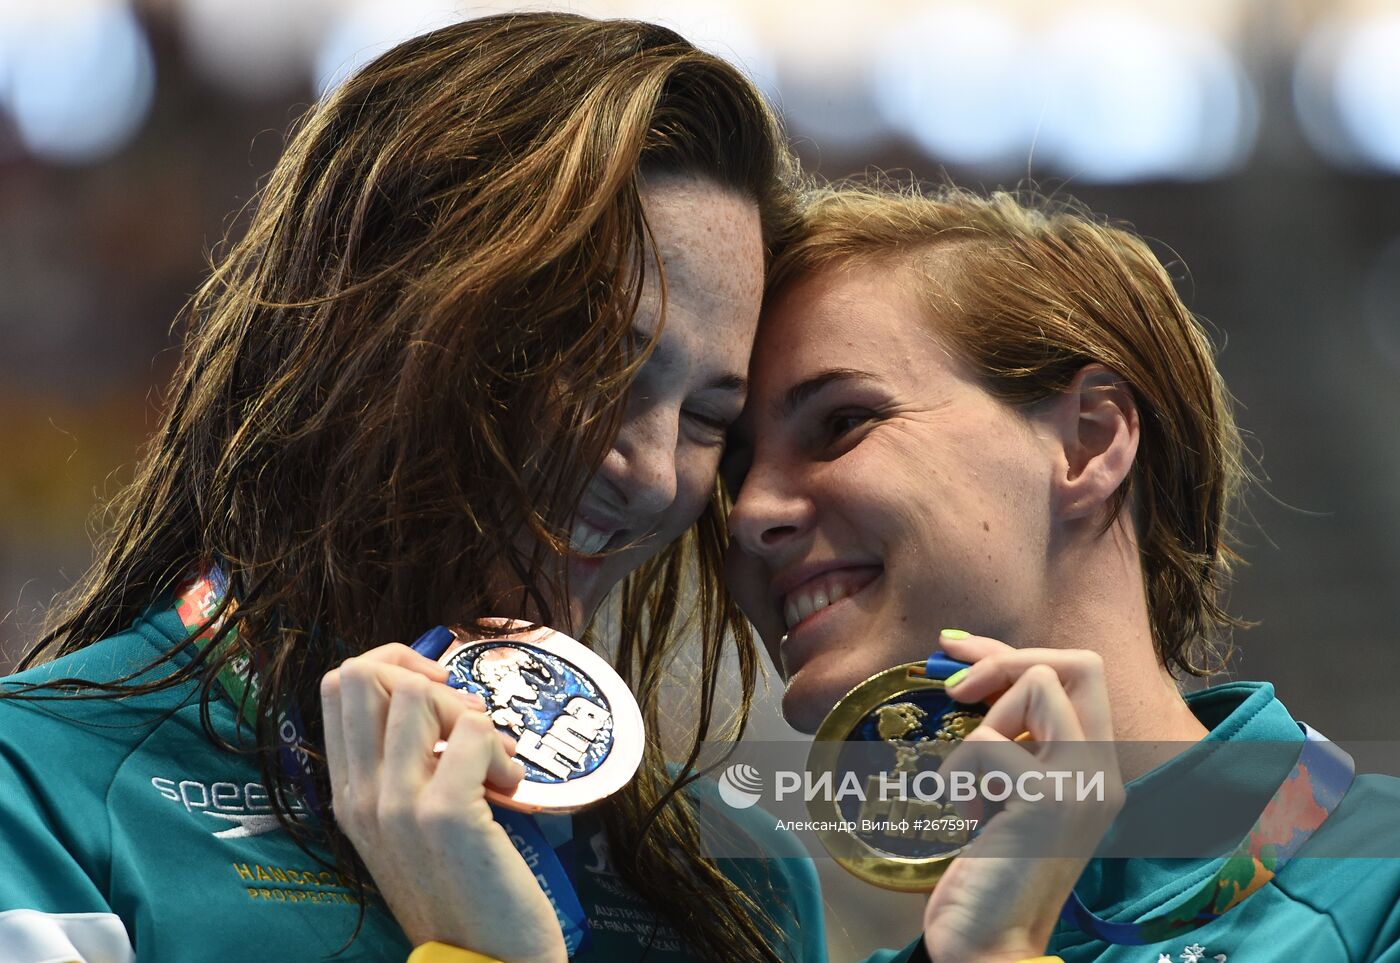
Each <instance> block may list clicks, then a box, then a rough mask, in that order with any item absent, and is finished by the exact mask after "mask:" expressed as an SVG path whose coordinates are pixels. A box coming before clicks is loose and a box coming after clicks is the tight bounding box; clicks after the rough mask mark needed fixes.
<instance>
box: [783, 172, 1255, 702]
mask: <svg viewBox="0 0 1400 963" xmlns="http://www.w3.org/2000/svg"><path fill="white" fill-rule="evenodd" d="M931 255H939V256H938V257H937V259H936V260H935V258H934V257H931ZM854 263H861V264H869V263H892V264H894V265H903V266H907V267H909V268H911V269H912V270H913V271H914V272H916V273H914V274H913V275H912V276H913V277H914V278H915V279H916V280H915V281H914V282H913V283H914V286H915V288H916V291H917V293H918V295H919V296H920V297H921V298H922V299H924V300H925V302H926V304H927V306H928V309H929V318H930V323H931V324H932V325H934V326H935V328H936V330H937V334H938V336H939V339H940V341H941V342H942V343H943V344H944V345H945V346H947V347H948V349H949V350H950V351H952V352H953V353H954V354H955V355H957V356H958V357H959V358H961V359H962V360H963V361H965V362H966V363H968V364H969V365H971V367H972V368H973V370H974V371H976V372H977V373H978V374H979V375H980V377H981V379H982V381H983V384H984V386H985V387H986V388H987V390H988V391H989V392H991V393H992V394H993V395H995V396H996V397H998V398H1000V399H1002V400H1003V401H1005V402H1007V403H1009V404H1012V405H1030V404H1034V403H1035V402H1038V401H1041V400H1044V399H1045V398H1048V397H1050V396H1052V395H1055V394H1058V393H1060V392H1062V391H1064V390H1065V389H1066V388H1068V387H1069V385H1070V383H1071V382H1072V381H1073V380H1074V377H1075V375H1076V374H1077V373H1078V372H1079V370H1080V369H1081V368H1083V367H1084V366H1085V365H1086V364H1091V363H1099V364H1102V365H1105V366H1107V367H1108V368H1110V369H1112V370H1113V371H1115V372H1117V373H1118V374H1119V375H1121V376H1122V377H1123V379H1124V380H1125V381H1126V382H1127V384H1128V385H1129V386H1130V387H1131V389H1132V392H1133V397H1134V399H1135V400H1136V402H1137V405H1138V410H1139V416H1140V421H1141V426H1142V427H1141V431H1142V443H1141V445H1140V446H1139V447H1138V453H1137V458H1136V460H1135V461H1134V464H1133V468H1132V471H1131V473H1130V475H1129V477H1128V480H1127V481H1126V483H1125V484H1124V485H1123V486H1122V487H1120V488H1119V490H1118V491H1117V492H1116V493H1115V496H1114V501H1113V502H1112V504H1111V506H1110V511H1109V513H1108V515H1107V517H1106V519H1105V527H1107V526H1108V525H1111V524H1112V522H1113V521H1114V519H1116V518H1117V517H1118V514H1119V512H1120V511H1121V510H1122V508H1123V506H1124V505H1125V504H1128V505H1129V506H1130V508H1131V510H1132V512H1133V519H1134V521H1135V523H1136V526H1137V534H1138V542H1139V550H1140V555H1141V563H1142V572H1143V578H1144V582H1145V585H1146V590H1147V604H1148V614H1149V616H1150V619H1151V625H1152V637H1153V644H1154V646H1155V648H1156V650H1157V656H1158V658H1159V660H1160V661H1161V662H1162V664H1163V665H1165V666H1167V667H1168V668H1170V669H1172V670H1173V671H1181V672H1184V673H1187V674H1189V675H1196V676H1202V675H1208V674H1210V673H1211V672H1212V671H1214V670H1215V669H1216V668H1218V667H1219V666H1220V665H1221V664H1223V661H1224V659H1225V657H1226V655H1227V653H1228V647H1227V643H1226V642H1225V641H1224V635H1223V633H1225V632H1227V631H1228V630H1229V629H1232V628H1234V627H1237V626H1240V625H1244V624H1246V623H1243V622H1241V621H1240V620H1238V619H1236V618H1235V617H1233V616H1231V615H1230V614H1229V613H1227V612H1226V611H1225V610H1224V608H1223V606H1222V595H1223V591H1224V588H1225V585H1226V583H1227V581H1228V576H1229V573H1230V570H1231V566H1232V564H1233V563H1234V562H1235V561H1236V560H1237V556H1236V555H1235V553H1234V552H1233V551H1232V549H1231V548H1230V545H1229V543H1228V532H1229V527H1230V523H1231V507H1232V504H1233V502H1234V499H1235V496H1236V495H1237V492H1238V490H1239V489H1240V487H1241V485H1242V483H1243V482H1244V481H1245V480H1246V478H1247V472H1246V470H1245V467H1244V464H1243V461H1242V444H1241V438H1240V433H1239V430H1238V428H1237V427H1236V425H1235V419H1234V415H1233V411H1232V404H1231V399H1230V396H1229V393H1228V392H1227V391H1226V388H1225V384H1224V382H1223V381H1222V380H1221V377H1220V372H1219V371H1218V370H1217V369H1216V366H1215V356H1214V350H1213V348H1212V346H1211V342H1210V339H1209V337H1208V335H1207V333H1206V331H1205V329H1204V327H1203V326H1202V324H1201V323H1200V321H1199V320H1197V319H1196V318H1195V317H1194V316H1193V315H1192V314H1191V312H1190V311H1189V310H1187V308H1186V306H1185V305H1184V304H1183V303H1182V301H1181V298H1180V297H1179V296H1178V295H1177V293H1176V289H1175V288H1174V287H1173V285H1172V281H1171V277H1170V276H1169V275H1168V274H1167V272H1166V270H1165V268H1163V266H1162V264H1161V262H1160V261H1159V260H1158V259H1157V257H1156V256H1155V255H1154V254H1153V253H1152V250H1151V249H1150V248H1149V247H1148V245H1147V244H1146V243H1145V242H1143V241H1142V239H1140V238H1139V237H1137V236H1135V235H1134V234H1133V233H1131V232H1130V231H1128V230H1125V229H1123V228H1120V227H1115V226H1111V225H1109V224H1106V223H1103V222H1102V221H1101V220H1100V219H1097V218H1095V217H1093V216H1092V215H1090V214H1089V213H1088V212H1086V211H1084V210H1083V209H1081V208H1079V207H1078V206H1077V205H1075V204H1074V203H1072V202H1070V201H1067V200H1061V201H1057V202H1051V201H1049V200H1045V199H1042V198H1038V197H1035V196H1030V195H1026V196H1021V195H1015V194H1011V193H1006V192H997V193H993V194H990V195H986V196H984V195H979V194H975V193H972V192H970V191H965V190H960V189H957V188H953V187H945V188H942V189H938V190H934V191H929V192H924V191H922V190H919V189H917V188H915V187H905V188H900V187H898V186H896V185H891V184H889V183H887V182H885V181H884V180H883V179H881V180H879V181H877V182H876V183H850V184H845V185H841V186H839V187H834V188H827V189H821V190H816V191H813V192H812V193H810V194H809V195H808V203H807V204H806V206H805V210H804V213H803V218H802V222H801V225H800V227H799V229H798V233H797V236H796V238H795V239H794V241H793V242H792V244H790V245H789V246H788V247H787V248H786V250H785V251H784V253H783V254H782V255H781V256H780V257H779V259H778V261H777V262H775V263H774V265H773V271H772V274H771V276H770V282H769V283H770V292H771V291H774V290H777V289H780V288H781V287H783V286H784V285H786V284H790V283H792V281H793V280H794V279H796V278H797V277H800V276H803V275H806V274H808V273H809V272H812V271H816V270H819V269H821V268H823V267H830V266H835V265H840V264H854ZM935 265H936V267H935Z"/></svg>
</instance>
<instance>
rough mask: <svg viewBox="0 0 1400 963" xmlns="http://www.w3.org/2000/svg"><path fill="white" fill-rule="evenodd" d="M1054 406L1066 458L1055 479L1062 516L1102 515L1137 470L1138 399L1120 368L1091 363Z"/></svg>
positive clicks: (1057, 511) (1057, 499) (1076, 376)
mask: <svg viewBox="0 0 1400 963" xmlns="http://www.w3.org/2000/svg"><path fill="white" fill-rule="evenodd" d="M1051 409H1052V414H1051V418H1052V420H1053V421H1054V423H1055V425H1056V428H1057V435H1058V437H1059V441H1060V443H1061V445H1062V455H1063V458H1064V461H1063V462H1062V463H1061V464H1060V466H1059V470H1058V471H1057V473H1056V478H1055V482H1054V504H1055V508H1056V514H1057V515H1058V516H1059V517H1060V518H1061V519H1063V520H1065V521H1070V520H1073V519H1078V518H1091V517H1096V516H1097V515H1098V514H1099V512H1100V511H1101V510H1102V509H1103V507H1104V506H1105V505H1107V504H1108V503H1109V501H1110V500H1111V499H1112V498H1113V494H1114V492H1116V491H1118V489H1119V487H1120V486H1121V485H1122V484H1123V483H1124V482H1125V481H1127V479H1128V473H1129V472H1130V471H1132V468H1133V459H1134V458H1135V457H1136V456H1137V447H1138V433H1139V424H1138V408H1137V400H1136V399H1135V398H1134V397H1133V391H1132V388H1130V387H1129V386H1128V383H1127V382H1126V381H1124V380H1123V377H1122V376H1121V375H1119V374H1118V372H1116V371H1113V370H1112V369H1110V368H1106V367H1104V366H1103V365H1101V364H1087V365H1085V366H1084V367H1083V368H1081V369H1079V373H1078V374H1076V375H1075V376H1074V381H1072V382H1071V383H1070V385H1069V387H1068V388H1066V389H1065V390H1064V392H1063V393H1062V394H1061V395H1060V396H1059V397H1057V398H1055V399H1052V401H1051Z"/></svg>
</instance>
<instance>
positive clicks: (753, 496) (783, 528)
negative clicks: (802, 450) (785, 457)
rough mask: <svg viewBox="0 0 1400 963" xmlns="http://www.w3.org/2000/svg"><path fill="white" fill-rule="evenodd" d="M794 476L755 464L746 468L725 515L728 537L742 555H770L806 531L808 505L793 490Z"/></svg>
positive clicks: (810, 522) (810, 510)
mask: <svg viewBox="0 0 1400 963" xmlns="http://www.w3.org/2000/svg"><path fill="white" fill-rule="evenodd" d="M796 477H797V476H796V475H795V473H788V472H783V471H778V470H770V469H768V468H766V467H765V466H762V465H760V464H759V463H757V462H755V463H754V464H753V465H752V466H751V467H750V468H749V471H748V475H747V476H746V477H745V478H744V481H743V484H742V485H741V486H740V487H739V492H738V494H737V495H736V496H735V499H734V507H733V508H732V509H731V510H730V512H729V535H730V537H731V538H733V539H734V540H735V541H736V542H738V543H739V547H740V548H741V549H743V550H744V551H745V552H748V553H749V554H751V555H757V556H767V555H772V554H773V553H775V552H779V551H781V550H782V549H783V548H784V547H785V546H787V545H789V544H792V543H793V542H795V541H796V540H798V539H799V538H801V537H802V535H803V534H804V533H805V532H807V531H809V530H810V528H811V524H812V517H813V514H814V513H813V508H812V503H811V501H810V500H809V499H808V498H806V497H805V496H803V494H802V493H801V492H800V491H798V490H797V485H796V483H795V479H796Z"/></svg>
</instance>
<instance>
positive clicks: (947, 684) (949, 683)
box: [943, 669, 967, 689]
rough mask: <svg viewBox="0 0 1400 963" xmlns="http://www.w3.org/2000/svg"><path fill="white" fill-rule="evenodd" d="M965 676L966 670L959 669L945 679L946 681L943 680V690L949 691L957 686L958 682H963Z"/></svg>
mask: <svg viewBox="0 0 1400 963" xmlns="http://www.w3.org/2000/svg"><path fill="white" fill-rule="evenodd" d="M965 675H967V670H966V669H959V670H958V671H956V672H954V673H953V674H952V675H950V676H948V678H946V679H944V680H943V688H945V689H951V688H952V687H953V686H955V685H957V684H958V683H959V682H961V681H962V680H963V676H965Z"/></svg>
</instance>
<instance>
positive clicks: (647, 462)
mask: <svg viewBox="0 0 1400 963" xmlns="http://www.w3.org/2000/svg"><path fill="white" fill-rule="evenodd" d="M679 430H680V413H679V411H676V412H671V411H669V410H668V408H666V407H665V406H653V407H650V408H648V409H647V410H644V411H634V412H630V413H629V414H628V416H627V418H625V419H624V420H623V423H622V425H621V427H620V428H619V429H618V433H617V438H616V439H614V441H613V444H612V447H611V448H610V449H609V450H608V453H607V455H605V456H604V458H603V464H602V466H601V467H600V469H599V473H600V474H601V475H602V476H603V478H604V479H605V480H606V481H607V482H608V483H609V484H610V485H611V486H612V487H613V488H615V489H616V490H617V492H618V494H619V495H620V496H621V497H622V500H623V501H624V503H625V506H624V507H626V509H627V510H628V511H629V512H633V513H636V514H643V515H646V514H653V515H655V514H660V513H661V512H663V511H665V510H666V509H667V508H669V507H670V506H671V503H672V502H674V501H675V500H676V440H677V436H678V433H679Z"/></svg>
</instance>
